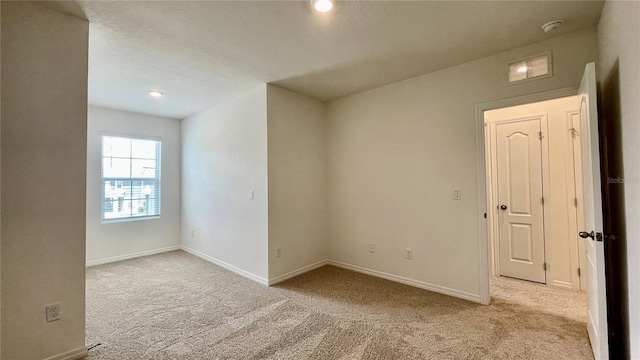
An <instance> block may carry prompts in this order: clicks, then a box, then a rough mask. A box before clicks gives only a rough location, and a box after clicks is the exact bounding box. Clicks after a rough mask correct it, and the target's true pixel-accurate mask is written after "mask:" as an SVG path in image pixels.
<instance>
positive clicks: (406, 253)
mask: <svg viewBox="0 0 640 360" xmlns="http://www.w3.org/2000/svg"><path fill="white" fill-rule="evenodd" d="M404 257H405V258H407V259H409V260H411V258H413V251H411V249H409V248H406V249H404Z"/></svg>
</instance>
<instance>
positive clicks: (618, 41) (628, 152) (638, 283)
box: [598, 1, 640, 359]
mask: <svg viewBox="0 0 640 360" xmlns="http://www.w3.org/2000/svg"><path fill="white" fill-rule="evenodd" d="M598 45H599V50H600V56H599V58H598V60H599V72H598V77H599V79H598V81H599V82H600V83H601V84H602V83H605V84H604V87H606V82H607V79H609V78H610V76H611V75H613V72H614V69H615V66H616V62H617V63H618V66H619V68H618V71H619V81H620V84H619V92H620V98H619V104H618V105H619V110H620V118H621V126H622V150H623V163H624V177H625V184H624V198H625V212H626V226H627V240H626V241H627V265H628V280H629V284H628V287H629V327H630V329H629V330H630V344H631V358H632V359H640V263H639V262H638V259H640V235H639V234H640V220H638V219H640V143H639V142H638V139H640V84H639V82H640V65H639V64H640V3H639V2H637V1H631V2H621V1H607V2H606V3H605V6H604V9H603V11H602V16H601V18H600V23H599V25H598ZM602 90H603V92H602V95H603V102H604V103H605V104H607V103H608V102H611V101H618V99H609V96H608V94H607V92H606V91H605V89H602ZM608 105H609V106H612V105H611V104H608ZM613 106H615V105H613Z"/></svg>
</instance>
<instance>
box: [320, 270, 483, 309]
mask: <svg viewBox="0 0 640 360" xmlns="http://www.w3.org/2000/svg"><path fill="white" fill-rule="evenodd" d="M327 264H328V265H333V266H336V267H339V268H343V269H347V270H351V271H355V272H359V273H362V274H367V275H371V276H375V277H378V278H381V279H385V280H390V281H395V282H398V283H401V284H405V285H410V286H414V287H417V288H420V289H425V290H429V291H433V292H437V293H440V294H444V295H448V296H453V297H456V298H460V299H464V300H469V301H473V302H476V303H480V295H478V294H472V293H468V292H465V291H460V290H456V289H451V288H448V287H444V286H440V285H434V284H429V283H426V282H422V281H418V280H414V279H409V278H406V277H402V276H398V275H393V274H389V273H385V272H382V271H378V270H373V269H368V268H365V267H362V266H357V265H351V264H346V263H342V262H339V261H334V260H328V261H327Z"/></svg>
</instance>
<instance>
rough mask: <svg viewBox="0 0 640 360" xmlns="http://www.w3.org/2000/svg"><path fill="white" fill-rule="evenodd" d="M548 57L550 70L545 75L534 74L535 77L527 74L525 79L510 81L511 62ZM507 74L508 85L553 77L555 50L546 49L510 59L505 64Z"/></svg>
mask: <svg viewBox="0 0 640 360" xmlns="http://www.w3.org/2000/svg"><path fill="white" fill-rule="evenodd" d="M543 56H544V57H546V58H547V68H548V70H549V72H548V73H547V74H545V75H539V76H534V77H529V76H528V75H527V77H526V78H525V79H522V80H514V81H509V67H510V66H511V64H515V63H519V62H527V63H528V62H529V60H532V59H535V58H538V57H543ZM505 75H506V78H507V84H508V85H517V84H522V83H526V82H529V81H535V80H542V79H547V78H550V77H553V52H552V51H551V50H549V51H544V52H541V53H537V54H534V55H529V56H525V57H522V58H519V59H516V60H509V61H507V63H506V64H505Z"/></svg>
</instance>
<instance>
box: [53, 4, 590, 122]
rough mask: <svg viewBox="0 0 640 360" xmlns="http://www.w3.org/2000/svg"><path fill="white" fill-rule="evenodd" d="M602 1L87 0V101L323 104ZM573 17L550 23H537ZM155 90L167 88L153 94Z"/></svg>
mask: <svg viewBox="0 0 640 360" xmlns="http://www.w3.org/2000/svg"><path fill="white" fill-rule="evenodd" d="M602 6H603V3H602V2H601V1H568V2H562V1H531V2H523V1H500V2H489V1H471V2H461V1H411V2H404V1H381V2H373V1H364V2H361V1H339V2H337V3H336V4H335V6H334V9H333V10H332V11H331V12H329V13H326V14H321V13H318V12H316V11H314V10H313V8H312V6H311V4H310V2H309V1H273V2H272V1H211V2H206V1H205V2H182V1H177V2H171V1H151V2H140V1H117V2H101V1H87V2H79V3H68V4H67V5H65V7H66V8H67V9H66V10H68V11H75V12H76V13H78V12H83V13H84V15H85V16H86V18H87V19H89V21H90V22H91V26H90V53H89V102H90V103H91V104H94V105H100V106H105V107H111V108H116V109H122V110H128V111H134V112H140V113H147V114H152V115H159V116H166V117H172V118H185V117H187V116H189V115H191V114H194V113H196V112H198V111H201V110H203V109H205V108H207V107H210V106H212V105H215V104H217V103H220V102H223V101H225V100H228V99H230V98H232V97H234V96H237V95H239V94H240V93H242V92H245V91H247V90H249V89H251V88H253V87H255V86H256V85H258V84H259V83H265V82H266V83H274V84H276V85H279V86H282V87H284V88H288V89H290V90H293V91H296V92H299V93H302V94H305V95H308V96H310V97H313V98H316V99H319V100H322V101H327V100H331V99H335V98H338V97H341V96H345V95H349V94H353V93H356V92H360V91H363V90H367V89H371V88H374V87H377V86H380V85H383V84H387V83H390V82H394V81H398V80H402V79H406V78H410V77H413V76H416V75H419V74H424V73H428V72H431V71H435V70H438V69H442V68H445V67H448V66H452V65H456V64H461V63H464V62H467V61H470V60H474V59H478V58H482V57H485V56H488V55H491V54H495V53H497V52H500V51H504V50H508V49H511V48H514V47H519V46H523V45H526V44H529V43H532V42H536V41H541V40H545V39H548V38H551V37H554V36H558V35H562V34H566V33H568V32H571V31H576V30H580V29H584V28H589V27H594V26H596V24H597V22H598V19H599V17H600V12H601V10H602ZM559 18H561V19H566V24H565V26H564V27H562V28H561V29H559V30H556V31H555V32H552V33H549V34H545V33H544V32H542V31H541V30H540V26H541V25H542V24H543V23H545V22H547V21H550V20H554V19H559ZM148 90H159V91H162V92H164V93H165V95H166V96H165V97H163V98H161V99H155V98H151V97H150V96H149V95H148V94H147V91H148Z"/></svg>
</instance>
